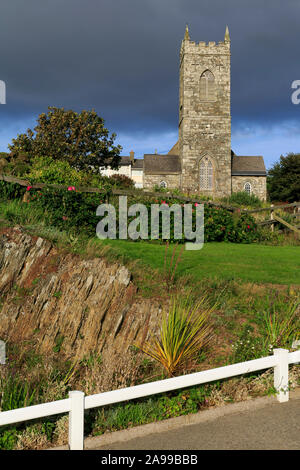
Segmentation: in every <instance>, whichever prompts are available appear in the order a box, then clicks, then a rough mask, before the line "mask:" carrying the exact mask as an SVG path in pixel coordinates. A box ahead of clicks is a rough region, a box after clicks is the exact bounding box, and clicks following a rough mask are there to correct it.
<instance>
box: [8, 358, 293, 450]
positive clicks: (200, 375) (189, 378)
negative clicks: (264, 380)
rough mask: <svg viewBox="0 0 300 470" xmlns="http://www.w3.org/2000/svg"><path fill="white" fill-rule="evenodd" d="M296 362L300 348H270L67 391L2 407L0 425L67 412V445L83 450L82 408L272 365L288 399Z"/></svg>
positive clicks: (282, 397)
mask: <svg viewBox="0 0 300 470" xmlns="http://www.w3.org/2000/svg"><path fill="white" fill-rule="evenodd" d="M298 362H300V350H299V351H295V352H292V353H289V351H288V350H287V349H274V354H273V355H272V356H267V357H262V358H260V359H254V360H252V361H247V362H240V363H238V364H232V365H229V366H225V367H218V368H216V369H211V370H205V371H201V372H196V373H194V374H188V375H182V376H180V377H174V378H171V379H166V380H159V381H157V382H151V383H147V384H142V385H136V386H134V387H128V388H122V389H119V390H114V391H111V392H105V393H99V394H96V395H89V396H86V397H85V395H84V393H83V392H80V391H73V392H69V398H67V399H64V400H58V401H53V402H50V403H44V404H41V405H34V406H28V407H26V408H19V409H16V410H10V411H2V412H1V413H0V425H2V426H3V425H7V424H13V423H18V422H21V421H28V420H31V419H37V418H43V417H45V416H52V415H56V414H61V413H69V448H70V450H83V447H84V410H87V409H90V408H96V407H99V406H104V405H111V404H113V403H119V402H122V401H127V400H133V399H135V398H142V397H146V396H149V395H155V394H158V393H162V392H168V391H171V390H177V389H181V388H185V387H190V386H193V385H200V384H204V383H209V382H214V381H216V380H222V379H226V378H229V377H235V376H237V375H242V374H247V373H249V372H255V371H259V370H264V369H269V368H271V367H273V368H274V387H275V389H276V390H277V399H278V401H279V402H285V401H288V399H289V381H288V372H289V364H295V363H298Z"/></svg>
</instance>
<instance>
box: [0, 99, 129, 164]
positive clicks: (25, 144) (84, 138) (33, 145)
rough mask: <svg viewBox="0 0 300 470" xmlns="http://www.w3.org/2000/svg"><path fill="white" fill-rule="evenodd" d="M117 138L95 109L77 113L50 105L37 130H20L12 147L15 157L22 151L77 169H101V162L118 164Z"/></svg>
mask: <svg viewBox="0 0 300 470" xmlns="http://www.w3.org/2000/svg"><path fill="white" fill-rule="evenodd" d="M115 138H116V134H114V133H112V134H111V135H109V131H108V129H106V128H105V127H104V120H103V119H102V118H101V117H100V116H98V115H97V113H96V112H95V111H94V110H92V111H82V112H81V113H76V112H75V111H72V110H65V109H64V108H56V107H49V108H48V113H47V114H46V113H42V114H40V115H39V117H38V120H37V126H36V127H35V128H34V131H32V130H31V129H28V130H27V133H25V134H19V135H18V137H17V138H16V139H13V140H12V144H11V145H9V149H10V151H11V154H12V155H13V156H14V157H15V158H16V157H18V155H19V154H21V153H22V154H24V153H25V154H27V155H29V156H30V158H34V157H51V158H53V159H54V160H63V161H67V162H68V163H69V164H70V165H71V166H72V167H73V168H76V169H78V170H85V171H94V172H98V167H99V166H107V165H110V166H111V167H112V168H118V166H119V162H120V151H121V150H122V147H121V146H120V145H117V146H115V145H114V141H115Z"/></svg>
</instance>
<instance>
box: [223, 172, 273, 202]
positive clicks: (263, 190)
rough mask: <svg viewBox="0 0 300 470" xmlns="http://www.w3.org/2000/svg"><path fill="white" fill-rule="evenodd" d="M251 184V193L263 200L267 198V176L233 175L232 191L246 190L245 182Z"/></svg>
mask: <svg viewBox="0 0 300 470" xmlns="http://www.w3.org/2000/svg"><path fill="white" fill-rule="evenodd" d="M246 183H250V184H251V193H252V194H254V195H255V196H257V197H259V199H261V200H262V201H266V199H267V178H266V177H265V176H232V192H233V193H237V192H240V191H245V184H246Z"/></svg>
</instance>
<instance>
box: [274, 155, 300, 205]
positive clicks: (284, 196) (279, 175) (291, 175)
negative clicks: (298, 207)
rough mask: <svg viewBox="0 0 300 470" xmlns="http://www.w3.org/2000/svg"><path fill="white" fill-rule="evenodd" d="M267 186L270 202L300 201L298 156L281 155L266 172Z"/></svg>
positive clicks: (299, 159)
mask: <svg viewBox="0 0 300 470" xmlns="http://www.w3.org/2000/svg"><path fill="white" fill-rule="evenodd" d="M267 184H268V194H269V196H270V199H271V201H282V202H285V201H287V202H294V201H300V154H299V153H289V154H288V155H287V156H285V157H284V156H283V155H281V157H280V160H279V162H276V163H275V164H274V165H273V167H272V168H271V169H270V170H269V171H268V178H267Z"/></svg>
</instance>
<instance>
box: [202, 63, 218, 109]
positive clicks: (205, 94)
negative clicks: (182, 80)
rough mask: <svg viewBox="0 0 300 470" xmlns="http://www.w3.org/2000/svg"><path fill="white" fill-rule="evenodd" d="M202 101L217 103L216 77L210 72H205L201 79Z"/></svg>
mask: <svg viewBox="0 0 300 470" xmlns="http://www.w3.org/2000/svg"><path fill="white" fill-rule="evenodd" d="M200 99H201V100H202V101H215V99H216V93H215V77H214V75H213V73H212V72H211V71H210V70H205V72H203V74H202V75H201V77H200Z"/></svg>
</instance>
